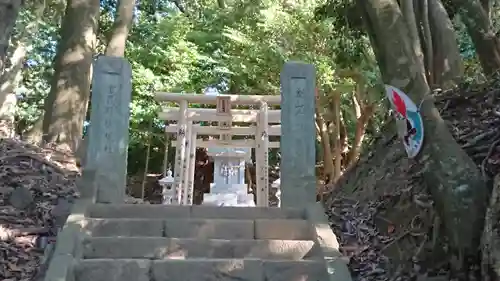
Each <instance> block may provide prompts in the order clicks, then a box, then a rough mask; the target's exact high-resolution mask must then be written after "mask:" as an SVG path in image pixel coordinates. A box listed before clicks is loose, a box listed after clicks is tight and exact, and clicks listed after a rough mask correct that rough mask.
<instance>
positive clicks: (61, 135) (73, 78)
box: [43, 0, 100, 151]
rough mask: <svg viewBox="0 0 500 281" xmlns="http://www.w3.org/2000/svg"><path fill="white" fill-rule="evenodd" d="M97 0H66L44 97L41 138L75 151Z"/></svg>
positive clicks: (82, 116)
mask: <svg viewBox="0 0 500 281" xmlns="http://www.w3.org/2000/svg"><path fill="white" fill-rule="evenodd" d="M99 4H100V3H99V0H69V1H68V4H67V6H66V13H65V15H64V20H63V23H62V27H61V39H60V42H59V45H58V47H57V54H56V58H55V62H54V76H53V77H52V85H51V89H50V93H49V96H48V97H47V99H46V100H45V115H44V119H43V132H44V140H45V141H46V142H55V143H57V144H59V145H61V146H64V147H66V148H69V149H71V150H72V151H76V150H77V148H78V146H79V144H80V142H81V140H82V134H83V122H84V120H85V116H86V113H87V106H88V102H89V97H90V67H91V64H92V56H93V51H94V48H95V38H96V30H97V22H98V19H99V8H100V6H99Z"/></svg>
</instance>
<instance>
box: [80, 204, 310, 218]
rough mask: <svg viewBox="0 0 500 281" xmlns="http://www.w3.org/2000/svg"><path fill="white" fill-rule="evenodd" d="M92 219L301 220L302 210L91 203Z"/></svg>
mask: <svg viewBox="0 0 500 281" xmlns="http://www.w3.org/2000/svg"><path fill="white" fill-rule="evenodd" d="M86 217H91V218H143V219H168V218H176V219H178V218H202V219H238V220H255V219H304V211H303V210H299V209H293V208H265V207H217V206H203V205H195V206H173V205H150V204H93V205H92V206H89V208H88V210H87V212H86Z"/></svg>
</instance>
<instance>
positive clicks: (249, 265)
mask: <svg viewBox="0 0 500 281" xmlns="http://www.w3.org/2000/svg"><path fill="white" fill-rule="evenodd" d="M74 277H75V281H234V280H239V281H325V280H329V276H328V273H327V272H326V269H325V264H324V262H323V261H305V260H303V261H260V260H252V259H233V260H220V259H190V260H153V261H151V260H133V259H122V260H120V259H119V260H112V259H98V260H82V261H81V262H80V263H79V264H77V265H76V266H75V268H74ZM339 281H344V280H339Z"/></svg>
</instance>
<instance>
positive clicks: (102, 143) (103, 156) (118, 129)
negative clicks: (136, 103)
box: [85, 56, 132, 203]
mask: <svg viewBox="0 0 500 281" xmlns="http://www.w3.org/2000/svg"><path fill="white" fill-rule="evenodd" d="M131 93H132V69H131V67H130V63H129V62H128V61H127V60H125V59H124V58H121V57H107V56H101V57H99V58H98V59H97V61H96V62H95V64H94V70H93V77H92V100H91V102H92V108H91V114H90V128H89V140H88V141H89V143H88V148H87V157H86V163H85V169H86V170H90V171H95V172H96V176H95V185H96V188H97V189H96V194H95V196H96V201H97V202H99V203H122V202H124V199H125V188H126V183H127V153H128V134H129V131H128V130H129V117H130V113H129V105H130V99H131Z"/></svg>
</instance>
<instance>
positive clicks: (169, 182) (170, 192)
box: [158, 170, 177, 205]
mask: <svg viewBox="0 0 500 281" xmlns="http://www.w3.org/2000/svg"><path fill="white" fill-rule="evenodd" d="M158 183H159V184H160V185H161V187H162V190H161V195H162V197H163V201H162V203H163V204H165V205H171V204H174V203H177V200H175V190H174V188H173V186H174V177H172V171H170V170H168V171H167V176H166V177H164V178H162V179H161V180H159V181H158Z"/></svg>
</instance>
